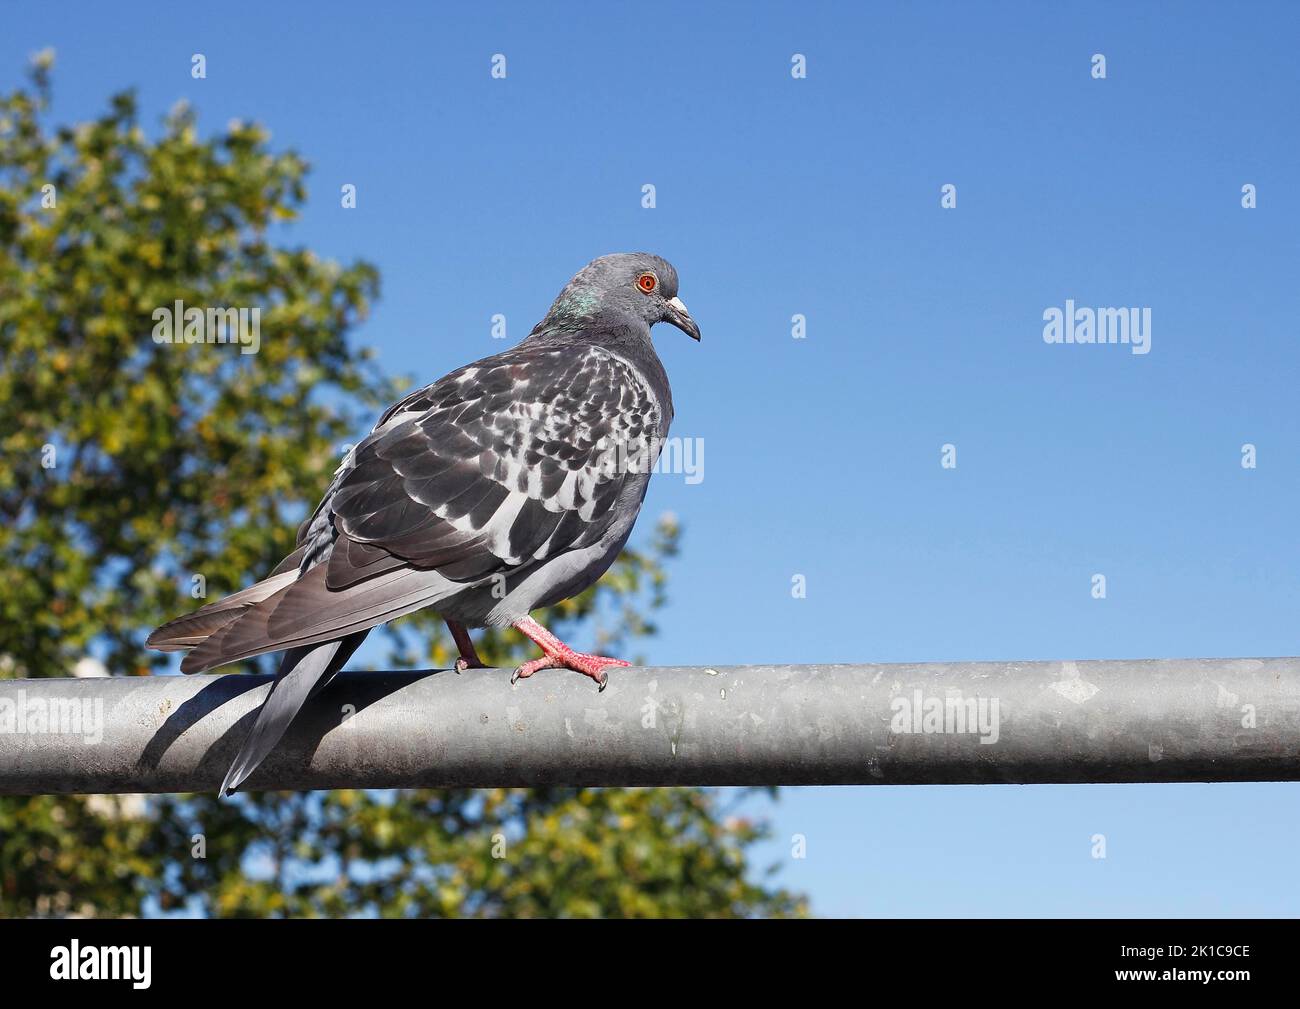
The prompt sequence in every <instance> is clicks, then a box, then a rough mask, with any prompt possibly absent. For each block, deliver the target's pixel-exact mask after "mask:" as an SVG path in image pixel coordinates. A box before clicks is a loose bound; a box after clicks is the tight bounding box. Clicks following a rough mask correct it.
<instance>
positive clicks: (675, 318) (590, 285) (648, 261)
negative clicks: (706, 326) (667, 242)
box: [547, 252, 700, 340]
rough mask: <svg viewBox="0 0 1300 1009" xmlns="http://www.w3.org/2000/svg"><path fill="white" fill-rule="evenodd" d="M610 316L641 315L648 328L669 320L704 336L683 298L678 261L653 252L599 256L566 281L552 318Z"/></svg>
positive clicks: (692, 334) (694, 336)
mask: <svg viewBox="0 0 1300 1009" xmlns="http://www.w3.org/2000/svg"><path fill="white" fill-rule="evenodd" d="M607 314H609V315H623V316H631V317H632V318H635V319H641V320H643V321H644V322H645V324H646V326H647V328H648V327H650V326H653V325H654V324H655V323H656V322H668V323H671V324H672V325H674V326H676V327H677V328H678V329H680V330H681V331H682V332H683V333H685V334H686V335H687V336H689V337H691V339H693V340H698V339H699V338H700V327H699V326H697V325H696V324H695V320H694V319H692V318H691V313H690V312H688V311H687V310H686V306H685V305H683V304H682V302H681V299H680V298H678V297H677V271H676V270H675V269H673V264H672V263H670V262H668V260H666V259H661V258H660V257H659V256H654V255H651V254H650V253H648V252H620V253H616V254H615V255H612V256H601V257H600V258H599V259H593V260H592V261H591V262H590V263H588V264H587V265H586V266H584V267H583V268H582V269H581V270H579V271H578V272H577V274H576V275H575V276H574V278H573V279H572V280H570V281H569V282H568V284H566V285H565V287H564V290H563V291H561V292H560V296H559V297H558V298H556V299H555V304H553V305H552V306H551V311H550V312H549V314H548V315H547V319H548V320H551V321H552V322H561V321H568V320H579V319H591V318H594V317H595V316H597V315H607Z"/></svg>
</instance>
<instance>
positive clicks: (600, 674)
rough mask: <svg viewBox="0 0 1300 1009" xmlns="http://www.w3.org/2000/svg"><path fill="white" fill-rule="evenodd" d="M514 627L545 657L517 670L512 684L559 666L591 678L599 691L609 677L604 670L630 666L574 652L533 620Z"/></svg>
mask: <svg viewBox="0 0 1300 1009" xmlns="http://www.w3.org/2000/svg"><path fill="white" fill-rule="evenodd" d="M515 627H517V628H518V629H519V630H521V631H523V632H524V634H526V635H528V637H529V638H531V639H532V640H533V641H534V642H536V644H537V646H538V647H539V648H541V650H542V651H543V652H545V653H546V654H545V655H544V656H542V658H540V659H532V660H530V661H528V662H525V663H524V664H523V665H522V666H520V667H519V668H518V669H516V670H515V671H514V673H513V675H511V677H510V682H511V683H512V684H514V683H518V682H519V681H520V680H526V679H528V677H530V676H532V675H533V673H535V672H537V670H539V669H553V668H555V667H557V666H560V667H563V668H565V669H572V670H574V671H575V672H578V673H582V674H584V675H586V676H590V677H591V678H592V679H593V680H595V681H596V682H597V683H598V684H599V685H600V689H601V690H604V689H605V685H606V684H607V683H608V682H609V674H608V673H606V672H605V670H606V669H608V668H609V667H611V666H630V665H631V664H632V663H630V662H624V661H623V660H622V659H612V658H610V657H609V656H607V655H589V654H588V653H586V652H575V651H574V650H573V649H572V648H570V647H569V646H568V645H566V644H565V643H564V642H563V641H561V640H560V639H559V638H557V637H556V636H555V635H554V634H552V633H551V632H550V631H548V630H547V629H546V628H545V627H543V626H542V625H541V624H539V623H538V622H537V621H536V620H534V619H533V618H532V617H524V618H523V619H522V620H520V621H518V622H516V623H515Z"/></svg>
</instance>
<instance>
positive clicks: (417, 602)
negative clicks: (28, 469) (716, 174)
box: [146, 253, 700, 795]
mask: <svg viewBox="0 0 1300 1009" xmlns="http://www.w3.org/2000/svg"><path fill="white" fill-rule="evenodd" d="M658 322H667V323H670V324H672V325H673V326H676V327H677V328H678V329H681V330H682V331H683V332H685V333H686V334H687V335H688V336H690V337H692V338H693V339H695V340H697V341H698V340H699V339H700V329H699V326H697V325H696V323H695V320H694V319H692V318H691V315H690V313H689V312H688V311H687V310H686V306H685V305H684V304H682V302H681V300H680V299H679V298H678V297H677V271H676V270H675V269H674V268H673V266H672V265H671V264H670V263H668V262H667V261H666V260H664V259H661V258H660V257H659V256H655V255H651V254H649V253H619V254H616V255H609V256H602V257H600V258H599V259H595V260H593V261H592V262H590V263H589V264H587V265H586V266H585V267H583V268H582V269H581V270H580V271H578V273H577V274H576V275H575V276H574V277H573V279H572V280H570V281H569V283H568V284H566V285H565V287H564V289H563V290H562V291H561V292H560V294H559V296H558V297H557V298H556V299H555V303H554V304H553V305H552V306H551V309H550V311H549V312H548V313H547V314H546V318H544V319H543V320H542V321H541V322H539V323H538V324H537V325H536V326H535V327H534V328H533V330H532V332H531V333H529V335H528V336H527V337H526V338H525V339H524V340H522V341H521V342H520V343H519V344H518V345H517V346H515V347H512V348H511V349H509V350H506V351H504V352H502V353H500V354H496V355H494V356H492V357H486V358H483V359H482V360H480V361H475V362H474V363H473V364H468V365H466V366H465V367H463V368H459V369H457V370H456V371H453V372H451V373H450V374H449V375H447V376H445V377H444V378H441V379H439V380H438V381H436V382H434V383H433V384H432V385H427V386H425V387H424V388H422V389H419V390H417V391H415V392H413V393H411V394H410V395H408V396H407V397H406V398H404V399H402V400H401V401H400V402H398V403H397V404H395V405H394V406H392V407H390V408H389V409H388V410H387V411H386V412H385V413H384V414H383V415H382V416H381V417H380V418H379V421H378V423H377V424H376V425H375V426H374V429H373V430H372V431H371V432H370V434H369V435H368V436H367V437H366V438H365V439H364V440H362V441H361V442H360V443H359V444H358V445H357V446H356V447H355V448H353V449H352V450H351V451H349V452H348V454H347V456H346V457H345V458H344V460H343V462H342V464H341V465H340V466H339V468H338V470H337V471H336V472H335V474H334V478H333V480H332V481H331V483H330V485H329V488H328V489H327V490H326V491H325V496H324V497H323V498H322V499H321V502H320V504H319V505H318V506H317V508H316V510H315V511H314V512H313V513H312V514H311V516H310V517H309V518H307V519H306V521H304V522H303V523H302V525H301V527H300V528H299V529H298V537H297V541H296V547H295V549H294V550H293V552H292V553H290V554H289V555H288V556H287V557H286V558H285V559H284V560H283V561H281V563H280V564H279V565H278V566H277V567H276V568H275V569H274V570H272V571H271V573H270V574H269V575H268V576H267V577H266V578H264V579H262V580H261V581H259V582H257V583H256V584H254V585H251V586H249V587H248V588H245V589H243V590H242V591H239V592H235V593H234V594H232V595H230V596H227V597H226V598H224V599H221V600H218V601H217V602H214V603H210V604H208V605H206V606H204V607H202V608H201V609H199V610H196V611H195V612H193V613H190V614H187V615H185V616H181V617H177V618H176V619H175V620H172V621H170V622H168V623H166V624H163V625H162V626H161V627H159V628H158V629H157V630H155V631H154V632H153V633H152V634H151V635H150V636H149V638H148V640H147V642H146V644H147V645H148V646H149V647H150V648H155V649H158V650H161V651H185V652H187V654H186V655H185V657H184V659H183V660H182V662H181V671H182V672H186V673H197V672H201V671H203V670H206V669H213V668H216V667H218V666H223V665H227V664H229V663H232V662H239V661H241V660H243V659H247V658H251V657H252V656H255V655H261V654H263V653H266V652H283V653H284V655H283V657H282V659H281V661H280V666H279V671H278V673H277V674H276V677H275V680H274V682H273V683H272V685H271V691H270V694H269V695H268V696H267V699H266V701H265V702H264V703H263V704H262V707H261V708H260V709H259V711H258V714H257V718H256V720H255V722H254V724H253V727H252V729H251V730H250V731H249V734H248V736H247V738H246V739H245V740H244V743H243V745H242V747H241V749H240V751H239V754H238V755H237V756H236V758H235V760H234V763H233V764H232V765H231V767H230V770H229V772H228V773H227V774H226V777H225V780H224V781H223V782H222V785H221V790H220V794H221V795H230V794H233V793H234V791H235V790H236V789H237V788H239V787H240V785H242V784H243V783H244V781H245V780H247V778H248V776H249V775H250V774H252V773H253V771H254V770H255V769H256V768H257V766H258V765H259V764H260V763H261V762H262V760H263V759H264V758H265V757H266V755H267V754H268V753H270V752H271V750H272V749H273V748H274V747H275V745H276V743H278V742H279V740H280V738H281V737H282V736H283V735H284V733H285V730H286V729H288V727H289V724H290V723H291V722H292V720H293V718H294V716H295V715H296V714H297V713H298V711H299V710H301V708H302V707H303V705H304V704H306V703H307V702H308V700H310V698H311V697H312V696H313V695H314V694H315V693H316V692H317V691H319V690H320V689H321V688H322V687H323V686H324V685H325V684H326V683H327V682H329V680H330V679H331V678H332V677H333V676H334V674H335V673H336V672H338V670H339V669H341V668H342V667H343V664H344V663H345V662H347V660H348V658H349V657H351V655H352V653H353V652H355V651H356V649H357V647H358V646H359V645H360V644H361V642H362V641H363V640H364V638H365V636H366V634H367V633H368V632H369V631H370V629H371V628H373V627H375V626H377V625H379V624H383V623H386V622H387V621H390V620H393V619H395V618H397V617H400V616H402V615H403V614H407V613H412V612H414V611H416V610H422V609H430V610H433V611H434V612H436V613H437V614H438V615H439V616H440V617H442V619H443V620H444V621H445V622H446V624H447V627H448V629H449V630H450V632H451V634H452V638H453V639H454V641H455V643H456V648H457V652H458V654H459V658H458V659H457V660H456V669H457V671H458V672H459V671H461V670H463V669H466V668H482V667H483V663H482V662H480V661H479V657H478V655H477V653H476V652H475V650H474V643H473V641H472V639H471V638H470V635H469V630H468V629H469V628H471V627H514V628H516V629H518V630H519V631H521V632H522V633H523V634H524V635H526V636H527V637H528V638H530V639H531V640H532V641H533V642H535V643H536V644H537V646H538V647H539V648H540V649H541V652H542V654H541V656H540V657H539V658H536V659H532V660H531V661H528V662H525V663H524V664H523V665H521V666H519V667H518V668H517V669H515V671H514V673H513V675H512V676H511V683H512V684H514V683H517V682H518V681H519V680H521V679H525V678H527V677H530V676H532V675H533V674H534V673H536V672H537V671H538V670H540V669H549V668H552V667H564V668H568V669H571V670H575V671H577V672H580V673H583V674H585V675H587V676H589V677H591V678H592V679H593V680H594V681H595V682H596V683H597V684H598V685H599V687H600V689H601V690H603V689H604V688H605V684H606V683H607V682H608V675H609V674H608V669H610V668H611V667H617V666H626V665H628V663H627V662H624V661H622V660H621V659H615V658H610V657H608V656H603V655H590V654H587V653H584V652H578V651H575V650H574V649H572V648H570V647H569V646H568V645H566V644H565V643H564V642H563V641H561V640H560V639H559V638H557V637H556V636H555V635H554V634H552V633H551V632H550V631H548V630H547V629H546V628H545V627H543V626H542V625H541V624H539V623H538V622H537V621H536V620H534V619H533V618H532V617H531V616H530V614H531V612H532V611H533V610H536V609H541V608H544V607H547V606H553V605H555V604H556V603H558V602H560V601H562V600H564V599H568V598H570V597H572V596H575V595H577V594H578V593H580V592H582V591H583V590H585V589H587V588H588V587H590V586H591V585H593V584H595V582H596V581H597V580H598V579H599V578H600V576H601V575H602V574H604V573H605V571H606V570H607V569H608V568H609V566H610V565H611V564H612V563H613V562H614V560H615V558H616V557H617V556H618V555H619V552H620V551H621V550H622V549H623V546H624V544H626V543H627V540H628V536H629V535H630V534H631V532H632V526H633V524H634V523H635V522H636V518H637V514H638V512H639V511H640V509H641V503H642V501H643V500H644V498H645V493H646V488H647V485H648V484H649V481H650V473H651V470H652V468H653V466H654V463H655V461H656V459H657V458H658V453H659V449H660V448H661V447H662V445H663V441H664V439H665V437H666V436H667V433H668V426H669V424H670V423H671V422H672V419H673V400H672V393H671V391H670V389H669V386H668V376H667V374H666V373H665V371H664V367H663V364H662V363H661V362H660V360H659V357H658V355H657V354H656V353H655V349H654V344H653V342H652V340H651V338H650V327H651V326H653V325H654V324H655V323H658Z"/></svg>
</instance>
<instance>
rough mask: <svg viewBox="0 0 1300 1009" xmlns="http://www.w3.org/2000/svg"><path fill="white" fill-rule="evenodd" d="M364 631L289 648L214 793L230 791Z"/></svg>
mask: <svg viewBox="0 0 1300 1009" xmlns="http://www.w3.org/2000/svg"><path fill="white" fill-rule="evenodd" d="M368 633H369V632H368V631H360V632H358V633H356V634H349V635H348V636H347V637H345V638H339V639H338V640H336V641H327V642H324V643H323V644H319V645H311V646H308V647H304V648H290V649H289V650H288V651H287V652H285V653H284V658H283V659H282V660H281V661H280V671H279V672H278V673H276V676H275V681H274V682H273V683H272V684H271V693H270V694H269V695H268V696H267V698H266V701H265V702H263V704H262V707H261V709H260V710H259V711H258V713H257V721H256V722H254V723H253V728H252V730H251V731H250V732H249V733H248V737H247V738H246V739H245V740H244V745H243V746H241V747H240V749H239V754H238V756H236V757H235V760H234V763H232V764H231V765H230V770H229V771H227V772H226V777H225V780H224V781H222V783H221V790H220V791H219V792H218V793H217V794H218V795H222V796H226V795H233V794H234V792H235V789H237V788H238V787H239V786H240V785H242V784H243V783H244V782H245V781H246V780H247V779H248V776H249V775H250V774H252V773H253V772H254V771H255V770H257V766H258V765H259V764H260V763H261V762H262V761H263V760H264V759H265V757H266V755H267V754H268V753H270V752H271V750H272V748H274V746H275V744H276V743H278V742H279V741H280V738H281V737H282V736H283V735H284V733H285V730H287V729H288V728H289V724H290V723H291V722H292V721H293V719H294V717H295V716H296V715H297V714H298V712H299V711H300V710H302V706H303V705H304V704H306V703H307V701H308V699H309V698H311V697H312V696H313V695H314V694H315V693H316V691H318V690H320V689H321V688H322V687H324V686H325V684H326V683H328V682H329V681H330V680H331V679H332V678H333V677H334V674H335V673H337V672H338V671H339V670H340V669H342V668H343V664H344V663H345V662H347V660H348V659H350V658H351V657H352V653H353V652H355V651H356V650H357V646H359V645H360V644H361V642H362V641H364V640H365V637H366V634H368Z"/></svg>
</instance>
